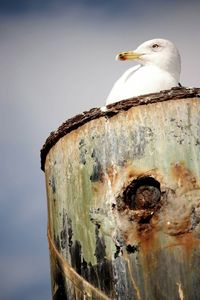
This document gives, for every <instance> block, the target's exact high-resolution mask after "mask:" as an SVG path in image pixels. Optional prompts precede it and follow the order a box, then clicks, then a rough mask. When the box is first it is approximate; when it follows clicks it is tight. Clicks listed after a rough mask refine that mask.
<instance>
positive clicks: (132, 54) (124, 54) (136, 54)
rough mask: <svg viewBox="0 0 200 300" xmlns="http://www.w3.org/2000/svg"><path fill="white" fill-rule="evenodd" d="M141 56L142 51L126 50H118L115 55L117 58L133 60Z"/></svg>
mask: <svg viewBox="0 0 200 300" xmlns="http://www.w3.org/2000/svg"><path fill="white" fill-rule="evenodd" d="M141 56H142V53H139V52H135V51H127V52H120V53H119V54H118V55H117V56H116V59H117V60H128V59H130V60H134V59H138V58H140V57H141Z"/></svg>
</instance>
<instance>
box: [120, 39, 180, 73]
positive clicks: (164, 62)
mask: <svg viewBox="0 0 200 300" xmlns="http://www.w3.org/2000/svg"><path fill="white" fill-rule="evenodd" d="M116 59H118V60H135V61H137V62H139V63H140V64H141V65H154V66H157V67H159V68H160V69H162V70H165V71H167V72H170V73H171V74H173V76H174V77H175V78H179V77H180V71H181V59H180V54H179V51H178V49H177V48H176V46H175V45H174V44H173V43H172V42H170V41H169V40H165V39H153V40H149V41H146V42H144V43H142V44H141V45H140V46H139V47H137V49H136V50H134V51H126V52H121V53H119V54H118V55H117V57H116Z"/></svg>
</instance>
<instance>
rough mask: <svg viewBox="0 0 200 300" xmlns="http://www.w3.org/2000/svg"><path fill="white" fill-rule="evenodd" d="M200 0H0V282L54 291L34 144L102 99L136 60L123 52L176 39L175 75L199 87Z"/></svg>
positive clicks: (19, 293) (44, 296)
mask: <svg viewBox="0 0 200 300" xmlns="http://www.w3.org/2000/svg"><path fill="white" fill-rule="evenodd" d="M199 11H200V2H198V1H193V0H191V1H190V2H185V1H184V2H183V1H172V0H169V1H156V0H154V1H148V2H147V1H144V0H142V1H131V0H129V1H127V0H124V1H119V0H110V1H106V0H102V1H100V0H95V1H92V0H79V1H65V0H57V1H56V0H43V1H42V0H29V1H27V0H18V1H17V0H13V1H9V0H0V66H1V67H0V82H1V88H0V103H1V109H0V122H1V125H0V143H1V147H0V154H1V155H0V165H1V170H2V172H1V190H0V222H1V226H0V240H1V243H0V268H1V274H3V276H1V281H0V291H1V299H2V300H21V299H26V300H35V299H37V300H48V299H51V290H50V271H49V253H48V244H47V238H46V228H47V200H46V191H45V178H44V173H43V172H42V171H41V170H40V149H41V147H42V145H43V143H44V142H45V139H46V138H47V137H48V135H49V133H50V132H51V131H53V130H55V129H56V128H57V127H58V126H59V125H61V123H63V122H64V121H65V120H66V119H68V118H70V117H72V116H74V115H76V114H78V113H81V112H82V111H85V110H89V109H90V108H93V107H100V106H103V105H104V104H105V101H106V97H107V95H108V93H109V91H110V89H111V87H112V85H113V83H114V82H115V81H116V79H117V78H118V77H119V76H120V75H121V74H122V72H123V71H125V70H126V69H127V68H128V67H130V66H131V65H132V64H131V63H128V62H117V61H115V56H116V54H117V53H118V52H119V51H126V50H130V49H135V48H136V47H137V46H138V45H139V44H140V43H142V42H143V41H145V40H148V39H151V38H156V37H159V38H167V39H170V40H171V41H173V42H175V44H176V45H177V47H178V48H179V50H180V53H181V57H182V73H181V83H182V85H184V86H189V87H191V86H195V87H199V86H200V84H199V74H198V73H199V69H200V62H199V61H200V60H199V53H200V39H199V28H200V18H199Z"/></svg>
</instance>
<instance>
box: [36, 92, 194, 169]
mask: <svg viewBox="0 0 200 300" xmlns="http://www.w3.org/2000/svg"><path fill="white" fill-rule="evenodd" d="M187 98H200V88H185V87H175V88H172V89H171V90H165V91H161V92H160V93H153V94H148V95H143V96H139V97H135V98H130V99H127V100H122V101H119V102H116V103H113V104H109V105H108V106H106V109H105V110H102V109H100V108H92V109H91V110H89V111H86V112H83V113H82V114H79V115H76V116H75V117H72V118H70V119H68V120H67V121H66V122H64V123H63V124H62V125H61V126H60V127H59V128H58V129H57V130H55V131H53V132H51V133H50V135H49V137H48V138H47V140H46V142H45V144H44V145H43V147H42V149H41V152H40V154H41V169H42V170H43V171H44V166H45V160H46V156H47V154H48V152H49V150H50V149H51V147H53V146H54V145H55V144H56V143H57V141H58V140H59V139H60V138H62V137H63V136H65V135H66V134H68V133H69V132H71V131H73V130H75V129H77V128H78V127H80V126H82V125H84V124H85V123H87V122H89V121H91V120H94V119H97V118H100V117H107V118H110V117H112V116H114V115H116V114H118V113H119V112H121V111H127V110H129V109H130V108H131V107H134V106H139V105H147V104H152V103H157V102H163V101H168V100H172V99H173V100H177V99H187Z"/></svg>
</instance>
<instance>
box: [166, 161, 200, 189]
mask: <svg viewBox="0 0 200 300" xmlns="http://www.w3.org/2000/svg"><path fill="white" fill-rule="evenodd" d="M171 171H172V176H173V178H174V179H175V180H176V182H177V184H178V186H179V188H182V192H187V191H190V190H193V189H197V188H199V184H198V183H197V179H196V177H195V176H194V175H193V173H192V171H191V170H189V169H188V168H187V167H186V166H185V164H184V162H176V163H174V164H173V165H172V168H171Z"/></svg>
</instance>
